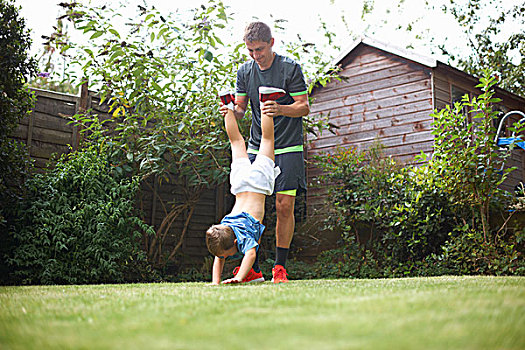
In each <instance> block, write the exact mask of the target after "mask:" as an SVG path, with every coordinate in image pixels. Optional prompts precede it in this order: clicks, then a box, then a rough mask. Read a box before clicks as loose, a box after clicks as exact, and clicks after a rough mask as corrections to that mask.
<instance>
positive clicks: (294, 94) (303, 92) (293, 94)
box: [290, 90, 308, 96]
mask: <svg viewBox="0 0 525 350" xmlns="http://www.w3.org/2000/svg"><path fill="white" fill-rule="evenodd" d="M306 94H308V91H306V90H305V91H300V92H290V96H299V95H306Z"/></svg>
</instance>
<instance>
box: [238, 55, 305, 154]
mask: <svg viewBox="0 0 525 350" xmlns="http://www.w3.org/2000/svg"><path fill="white" fill-rule="evenodd" d="M260 86H271V87H276V88H280V89H283V90H284V91H286V95H285V96H283V97H281V98H280V99H278V100H277V101H276V102H277V103H278V104H281V105H291V104H292V103H294V99H293V96H298V95H306V94H307V93H308V89H307V87H306V83H305V81H304V75H303V72H302V70H301V66H300V65H299V64H298V63H296V62H295V61H294V60H292V59H290V58H288V57H285V56H281V55H277V54H276V55H275V57H274V60H273V63H272V66H271V67H270V68H269V69H267V70H264V71H263V70H261V69H260V68H259V66H258V65H257V63H256V62H255V61H254V60H251V61H249V62H246V63H244V64H243V65H242V66H241V67H240V68H239V70H238V71H237V95H239V96H248V98H249V99H250V105H251V108H252V126H251V128H250V140H249V141H248V148H249V149H251V150H258V149H259V145H260V143H261V134H262V131H261V108H260V104H259V87H260ZM273 119H274V130H275V150H276V153H277V152H278V150H283V151H284V150H286V149H290V150H294V149H295V150H297V148H296V147H294V146H299V147H300V148H301V150H302V145H303V118H302V117H300V118H290V117H285V116H278V117H275V118H273Z"/></svg>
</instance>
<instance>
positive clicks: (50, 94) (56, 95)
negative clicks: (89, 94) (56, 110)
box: [30, 88, 78, 103]
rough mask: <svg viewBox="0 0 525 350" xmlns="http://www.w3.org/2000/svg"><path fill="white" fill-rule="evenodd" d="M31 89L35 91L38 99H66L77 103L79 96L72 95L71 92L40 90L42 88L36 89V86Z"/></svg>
mask: <svg viewBox="0 0 525 350" xmlns="http://www.w3.org/2000/svg"><path fill="white" fill-rule="evenodd" d="M30 90H32V91H34V92H35V95H36V97H37V99H41V98H48V99H52V100H57V101H65V102H71V103H76V101H77V100H78V96H75V95H71V94H64V93H61V92H56V91H48V90H40V89H35V88H31V89H30Z"/></svg>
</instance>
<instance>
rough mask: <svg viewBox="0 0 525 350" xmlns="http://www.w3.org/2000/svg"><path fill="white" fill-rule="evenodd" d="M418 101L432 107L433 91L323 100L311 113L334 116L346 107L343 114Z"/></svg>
mask: <svg viewBox="0 0 525 350" xmlns="http://www.w3.org/2000/svg"><path fill="white" fill-rule="evenodd" d="M417 101H427V107H426V108H425V109H432V94H431V91H430V90H420V91H416V92H411V93H406V94H404V95H396V96H390V97H385V98H381V99H379V100H362V101H354V100H351V99H347V100H342V99H340V100H338V101H337V102H334V101H329V102H323V103H319V104H317V105H315V106H312V109H311V113H313V114H314V115H315V114H318V113H322V115H326V114H327V113H330V116H333V114H332V113H333V111H334V110H341V109H342V108H344V110H343V114H346V115H348V114H354V113H358V112H363V111H365V112H370V111H373V110H379V109H383V108H388V107H393V106H403V105H405V104H408V103H413V102H417ZM345 107H346V108H345Z"/></svg>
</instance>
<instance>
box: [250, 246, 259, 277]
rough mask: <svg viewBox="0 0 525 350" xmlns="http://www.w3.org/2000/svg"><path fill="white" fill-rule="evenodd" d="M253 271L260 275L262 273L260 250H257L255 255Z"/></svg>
mask: <svg viewBox="0 0 525 350" xmlns="http://www.w3.org/2000/svg"><path fill="white" fill-rule="evenodd" d="M252 268H253V271H255V272H257V273H259V272H261V268H260V267H259V249H257V253H256V254H255V261H254V262H253V266H252Z"/></svg>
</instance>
